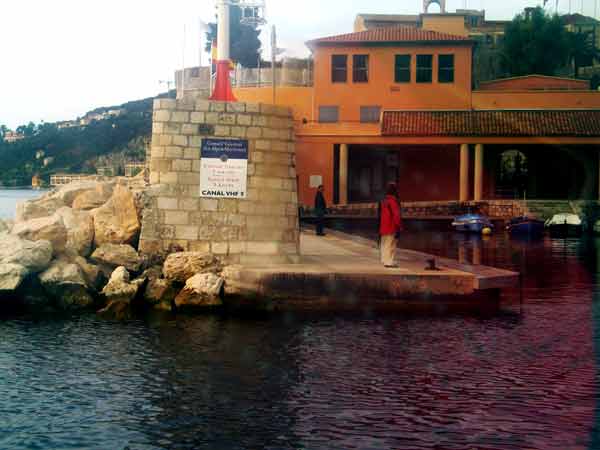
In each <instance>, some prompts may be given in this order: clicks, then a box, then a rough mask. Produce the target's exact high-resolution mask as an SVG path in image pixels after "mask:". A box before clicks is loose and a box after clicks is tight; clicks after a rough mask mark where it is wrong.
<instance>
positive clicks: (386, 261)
mask: <svg viewBox="0 0 600 450" xmlns="http://www.w3.org/2000/svg"><path fill="white" fill-rule="evenodd" d="M379 207H380V221H379V235H380V236H381V245H380V251H381V262H382V263H383V265H384V266H385V267H398V266H397V265H396V262H395V258H396V246H397V245H398V239H397V237H396V234H397V233H398V232H400V231H402V217H401V215H400V205H399V204H398V191H397V190H396V185H395V184H393V183H390V184H389V185H388V187H387V190H386V194H385V198H384V199H383V201H382V202H381V204H380V205H379Z"/></svg>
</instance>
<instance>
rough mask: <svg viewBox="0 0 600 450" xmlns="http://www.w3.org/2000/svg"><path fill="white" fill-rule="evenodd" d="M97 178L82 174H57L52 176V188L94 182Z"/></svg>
mask: <svg viewBox="0 0 600 450" xmlns="http://www.w3.org/2000/svg"><path fill="white" fill-rule="evenodd" d="M96 178H97V177H94V176H89V175H82V174H69V173H57V174H54V175H52V176H50V186H64V185H65V184H69V183H73V182H80V181H87V180H94V179H96Z"/></svg>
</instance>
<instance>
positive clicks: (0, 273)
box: [0, 264, 29, 293]
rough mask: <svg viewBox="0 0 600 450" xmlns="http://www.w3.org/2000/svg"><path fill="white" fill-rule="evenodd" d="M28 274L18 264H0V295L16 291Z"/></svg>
mask: <svg viewBox="0 0 600 450" xmlns="http://www.w3.org/2000/svg"><path fill="white" fill-rule="evenodd" d="M28 273H29V272H28V271H27V269H26V268H25V267H23V266H21V265H20V264H0V293H2V292H12V291H14V290H15V289H17V288H18V287H19V286H20V285H21V283H22V282H23V280H24V279H25V277H27V274H28Z"/></svg>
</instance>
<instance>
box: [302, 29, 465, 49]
mask: <svg viewBox="0 0 600 450" xmlns="http://www.w3.org/2000/svg"><path fill="white" fill-rule="evenodd" d="M386 42H387V43H390V42H397V43H414V42H454V43H456V42H463V43H465V42H471V40H470V39H469V38H468V37H464V36H458V35H454V34H448V33H439V32H437V31H429V30H423V29H422V28H413V27H407V26H394V27H386V28H373V29H371V30H366V31H359V32H357V33H348V34H340V35H337V36H329V37H324V38H321V39H314V40H312V41H308V42H307V45H308V46H309V47H312V46H317V45H328V44H373V43H386Z"/></svg>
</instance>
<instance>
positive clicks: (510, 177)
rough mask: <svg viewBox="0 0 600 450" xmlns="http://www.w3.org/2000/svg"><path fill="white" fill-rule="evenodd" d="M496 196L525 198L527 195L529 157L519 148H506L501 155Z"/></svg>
mask: <svg viewBox="0 0 600 450" xmlns="http://www.w3.org/2000/svg"><path fill="white" fill-rule="evenodd" d="M498 158H499V161H498V167H499V171H498V179H497V183H496V196H497V197H500V198H523V197H525V196H526V191H527V180H528V175H529V167H528V158H527V155H525V153H523V152H521V151H520V150H517V149H509V150H505V151H503V152H502V153H500V155H499V157H498Z"/></svg>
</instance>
